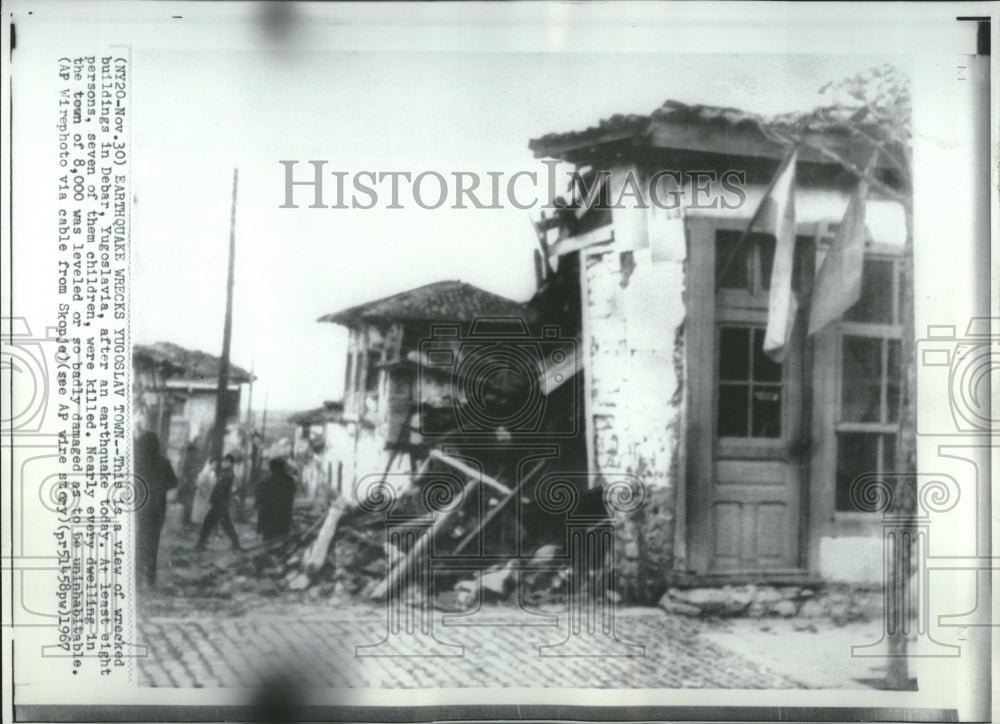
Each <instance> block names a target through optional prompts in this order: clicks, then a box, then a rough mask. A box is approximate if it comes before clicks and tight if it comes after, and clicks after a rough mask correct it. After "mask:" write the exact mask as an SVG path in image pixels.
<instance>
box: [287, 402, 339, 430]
mask: <svg viewBox="0 0 1000 724" xmlns="http://www.w3.org/2000/svg"><path fill="white" fill-rule="evenodd" d="M343 414H344V403H343V402H339V401H333V400H327V401H326V402H324V403H323V406H322V407H314V408H313V409H311V410H304V411H303V412H296V413H295V414H293V415H289V416H288V422H290V423H291V424H293V425H322V424H323V423H326V422H337V420H339V419H340V418H341V417H342V416H343Z"/></svg>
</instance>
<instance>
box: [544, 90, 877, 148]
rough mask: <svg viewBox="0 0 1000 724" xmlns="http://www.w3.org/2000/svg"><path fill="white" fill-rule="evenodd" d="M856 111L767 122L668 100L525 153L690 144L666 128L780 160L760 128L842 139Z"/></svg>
mask: <svg viewBox="0 0 1000 724" xmlns="http://www.w3.org/2000/svg"><path fill="white" fill-rule="evenodd" d="M856 112H857V109H853V108H847V107H838V106H830V107H827V108H823V109H818V110H817V111H815V112H813V113H811V114H807V115H805V116H802V115H800V114H782V115H779V116H774V117H770V118H769V117H766V116H762V115H759V114H756V113H750V112H748V111H743V110H740V109H738V108H725V107H721V106H706V105H688V104H686V103H681V102H680V101H675V100H668V101H666V102H665V103H664V104H663V105H662V106H660V107H659V108H657V109H656V110H654V111H653V112H652V113H649V114H647V115H635V114H630V115H615V116H611V117H610V118H607V119H604V120H601V121H600V122H599V123H598V124H597V125H596V126H591V127H590V128H586V129H584V130H582V131H569V132H567V133H549V134H546V135H544V136H541V137H540V138H535V139H532V140H530V141H529V142H528V148H530V149H531V150H532V151H533V152H534V155H535V157H536V158H544V157H556V158H559V157H569V156H575V155H578V153H579V152H585V151H586V150H588V149H591V148H593V147H595V146H599V145H601V144H605V143H612V142H615V141H628V140H632V141H646V142H653V143H654V145H658V146H668V145H672V144H671V141H676V144H677V147H678V148H685V147H689V146H688V144H690V143H691V142H692V140H694V139H692V137H691V136H690V135H689V134H687V135H686V134H684V133H671V129H698V131H700V132H705V133H711V132H712V131H717V132H719V134H720V135H719V136H718V137H717V138H721V139H722V140H723V141H731V143H725V142H724V143H723V144H722V145H723V146H731V147H730V148H720V149H719V150H720V151H725V152H735V151H739V150H740V141H743V142H745V141H746V140H752V141H753V144H754V152H753V153H752V154H751V155H768V156H772V155H773V156H776V157H778V158H780V157H783V156H784V155H785V153H786V152H787V149H786V148H784V147H782V146H780V145H778V144H777V143H775V142H774V141H772V140H770V139H769V138H767V137H766V136H765V134H764V133H763V132H762V131H761V126H762V125H765V124H766V125H767V126H769V127H770V128H774V129H782V130H784V131H791V130H793V127H794V130H795V131H796V132H798V133H807V134H816V135H822V136H826V137H827V138H834V137H836V138H839V139H847V138H848V136H849V134H848V132H847V131H846V130H844V128H843V126H842V125H841V124H842V123H843V121H845V120H847V119H848V117H851V116H852V114H855V113H856ZM654 136H655V137H654ZM730 137H731V138H730ZM737 139H739V140H737ZM698 140H704V139H698ZM690 147H691V148H694V149H696V150H706V149H705V148H704V146H703V144H700V143H697V142H695V143H694V145H691V146H690Z"/></svg>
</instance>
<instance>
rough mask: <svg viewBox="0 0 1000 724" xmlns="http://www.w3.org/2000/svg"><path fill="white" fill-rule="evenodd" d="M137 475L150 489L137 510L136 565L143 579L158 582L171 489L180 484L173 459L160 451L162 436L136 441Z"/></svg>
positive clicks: (152, 433) (152, 434) (148, 436)
mask: <svg viewBox="0 0 1000 724" xmlns="http://www.w3.org/2000/svg"><path fill="white" fill-rule="evenodd" d="M135 474H136V477H137V478H138V484H139V485H144V486H145V488H146V500H145V501H144V502H143V503H142V504H141V505H140V506H139V508H138V509H137V510H136V523H137V526H136V527H137V531H136V549H137V550H136V553H137V555H136V568H137V573H138V575H139V579H140V580H145V581H146V582H147V583H148V584H149V585H150V586H153V585H155V584H156V557H157V553H158V552H159V549H160V532H161V531H162V530H163V520H164V518H166V515H167V491H168V490H171V489H172V488H175V487H177V476H176V475H175V474H174V469H173V468H172V467H171V466H170V461H169V460H167V459H166V458H165V457H164V456H163V455H162V454H160V438H158V437H157V436H156V433H155V432H146V433H143V434H142V435H141V436H140V437H139V439H138V440H137V441H136V443H135Z"/></svg>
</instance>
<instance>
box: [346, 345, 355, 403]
mask: <svg viewBox="0 0 1000 724" xmlns="http://www.w3.org/2000/svg"><path fill="white" fill-rule="evenodd" d="M353 391H354V353H353V352H348V353H347V366H346V369H345V370H344V395H347V394H349V393H351V392H353Z"/></svg>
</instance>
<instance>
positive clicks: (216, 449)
mask: <svg viewBox="0 0 1000 724" xmlns="http://www.w3.org/2000/svg"><path fill="white" fill-rule="evenodd" d="M238 181H239V171H238V170H237V169H235V168H234V169H233V205H232V211H231V212H230V216H229V275H228V279H227V281H226V321H225V324H224V326H223V328H222V357H221V358H220V360H219V386H218V389H217V390H216V397H215V427H214V429H213V434H212V456H213V457H214V458H221V457H222V452H223V442H224V439H225V436H226V396H227V395H228V394H229V347H230V342H231V338H232V336H233V281H234V280H233V275H234V270H235V263H236V186H237V182H238ZM236 414H237V415H238V414H239V410H237V411H236Z"/></svg>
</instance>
